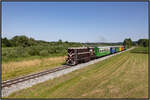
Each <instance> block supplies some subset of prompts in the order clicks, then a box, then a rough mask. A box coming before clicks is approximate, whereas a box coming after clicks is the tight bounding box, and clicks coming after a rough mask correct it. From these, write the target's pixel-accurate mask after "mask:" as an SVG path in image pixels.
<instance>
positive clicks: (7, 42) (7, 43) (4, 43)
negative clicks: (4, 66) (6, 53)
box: [2, 37, 12, 47]
mask: <svg viewBox="0 0 150 100" xmlns="http://www.w3.org/2000/svg"><path fill="white" fill-rule="evenodd" d="M2 46H4V47H11V46H12V45H11V42H10V41H9V40H8V39H7V38H6V37H5V38H4V39H2Z"/></svg>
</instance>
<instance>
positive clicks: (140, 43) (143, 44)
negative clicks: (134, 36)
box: [138, 39, 149, 47]
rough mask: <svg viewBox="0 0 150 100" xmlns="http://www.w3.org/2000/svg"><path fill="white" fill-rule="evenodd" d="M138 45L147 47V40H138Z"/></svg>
mask: <svg viewBox="0 0 150 100" xmlns="http://www.w3.org/2000/svg"><path fill="white" fill-rule="evenodd" d="M138 45H139V46H143V47H148V45H149V40H148V39H139V40H138Z"/></svg>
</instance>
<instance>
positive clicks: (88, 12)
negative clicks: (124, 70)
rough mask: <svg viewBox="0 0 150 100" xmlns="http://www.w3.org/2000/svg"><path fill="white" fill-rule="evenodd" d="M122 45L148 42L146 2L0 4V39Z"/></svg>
mask: <svg viewBox="0 0 150 100" xmlns="http://www.w3.org/2000/svg"><path fill="white" fill-rule="evenodd" d="M15 35H26V36H28V37H33V38H35V39H37V40H45V41H58V40H59V39H62V40H63V41H73V42H122V41H123V40H124V39H125V38H131V39H132V40H134V41H135V40H138V39H139V38H148V3H147V2H20V3H19V2H9V3H8V2H3V3H2V37H7V38H9V39H10V38H12V37H13V36H15Z"/></svg>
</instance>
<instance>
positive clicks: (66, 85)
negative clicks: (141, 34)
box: [8, 48, 148, 98]
mask: <svg viewBox="0 0 150 100" xmlns="http://www.w3.org/2000/svg"><path fill="white" fill-rule="evenodd" d="M136 50H137V48H135V49H134V50H132V51H127V52H124V53H122V54H120V55H116V56H114V57H111V58H109V59H106V60H104V61H101V62H98V63H96V64H93V65H89V66H88V67H86V68H83V69H80V70H77V71H74V72H72V73H69V74H67V75H63V76H61V77H59V78H55V79H54V80H49V81H46V82H44V83H40V84H37V85H34V86H33V87H31V88H27V89H24V90H20V91H18V92H15V93H13V94H11V95H10V96H9V97H8V98H148V54H146V53H143V52H145V49H143V48H138V50H139V51H140V52H135V51H136Z"/></svg>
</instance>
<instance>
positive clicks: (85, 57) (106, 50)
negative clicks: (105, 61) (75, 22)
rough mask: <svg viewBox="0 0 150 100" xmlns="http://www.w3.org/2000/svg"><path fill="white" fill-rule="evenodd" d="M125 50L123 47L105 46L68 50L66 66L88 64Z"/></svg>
mask: <svg viewBox="0 0 150 100" xmlns="http://www.w3.org/2000/svg"><path fill="white" fill-rule="evenodd" d="M124 50H126V48H125V47H124V46H106V47H76V48H68V57H67V59H66V64H67V65H77V64H79V63H82V62H88V61H90V60H92V59H96V58H99V57H102V56H106V55H110V54H113V53H117V52H121V51H124Z"/></svg>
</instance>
